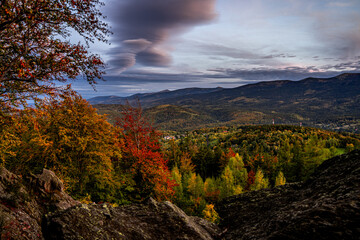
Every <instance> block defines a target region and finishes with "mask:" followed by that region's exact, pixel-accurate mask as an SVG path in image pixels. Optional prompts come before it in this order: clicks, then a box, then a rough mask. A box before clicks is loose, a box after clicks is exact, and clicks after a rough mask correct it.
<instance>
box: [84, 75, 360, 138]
mask: <svg viewBox="0 0 360 240" xmlns="http://www.w3.org/2000/svg"><path fill="white" fill-rule="evenodd" d="M359 82H360V74H358V73H349V74H341V75H339V76H335V77H332V78H306V79H303V80H301V81H264V82H260V83H256V84H248V85H244V86H240V87H237V88H229V89H222V88H214V89H202V91H200V90H201V89H196V88H195V89H179V90H175V91H166V92H159V93H151V94H138V95H133V96H130V97H128V98H125V97H123V98H120V97H101V98H99V99H98V98H95V99H89V101H90V102H91V103H92V104H93V105H94V106H95V107H96V108H97V109H98V110H99V112H101V113H107V114H109V118H110V119H113V118H114V117H115V116H116V115H117V114H118V112H117V109H118V108H119V107H118V106H119V105H120V104H124V103H126V100H128V101H129V102H130V103H134V102H136V101H137V100H138V101H140V103H141V105H142V106H143V107H144V108H145V112H146V114H147V115H148V116H149V117H150V118H151V120H152V121H153V122H154V124H155V125H156V126H157V127H159V128H161V129H163V130H178V129H187V130H193V129H197V128H201V127H209V126H212V127H217V126H219V125H222V126H232V125H234V124H271V123H272V122H273V121H274V122H275V123H277V124H291V125H300V124H302V125H304V126H305V125H306V126H312V127H320V128H323V129H329V130H341V131H348V132H353V133H355V132H357V133H359V132H360V123H359V119H360V112H359V107H358V106H359V105H360V95H359V93H360V87H359V86H360V84H359ZM184 113H185V114H184ZM193 116H196V117H193Z"/></svg>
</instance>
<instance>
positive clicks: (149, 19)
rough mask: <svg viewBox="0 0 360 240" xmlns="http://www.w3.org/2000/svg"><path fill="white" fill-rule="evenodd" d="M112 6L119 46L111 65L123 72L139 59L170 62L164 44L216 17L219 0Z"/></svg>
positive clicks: (128, 0)
mask: <svg viewBox="0 0 360 240" xmlns="http://www.w3.org/2000/svg"><path fill="white" fill-rule="evenodd" d="M108 5H109V6H108V13H107V14H108V16H109V20H110V22H111V25H112V28H113V29H112V30H113V32H114V35H113V38H112V42H113V43H114V44H116V45H117V46H118V47H116V48H113V49H111V52H110V53H109V55H110V56H111V61H109V65H110V67H111V68H112V70H114V69H118V71H119V72H122V71H123V70H125V69H127V68H129V67H131V66H132V65H134V64H135V63H136V62H138V63H141V64H143V65H146V66H167V65H169V64H170V63H171V57H170V54H169V50H168V49H167V48H165V47H164V46H165V45H168V44H169V41H170V40H171V38H172V37H173V36H174V35H177V34H180V33H182V32H184V31H186V30H188V29H189V28H191V27H193V26H196V25H199V24H204V23H207V22H209V21H211V20H213V19H214V18H215V16H216V14H215V0H123V1H118V2H117V1H113V2H111V3H110V4H108ZM124 53H125V55H124ZM126 53H130V54H132V55H126ZM118 58H120V59H122V60H121V61H119V60H117V59H118Z"/></svg>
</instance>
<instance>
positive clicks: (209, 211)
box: [202, 204, 220, 223]
mask: <svg viewBox="0 0 360 240" xmlns="http://www.w3.org/2000/svg"><path fill="white" fill-rule="evenodd" d="M202 213H203V216H204V218H205V219H206V220H208V221H209V222H213V223H219V222H220V217H219V214H218V213H217V212H216V211H215V209H214V205H213V204H207V205H206V207H205V209H204V210H203V212H202Z"/></svg>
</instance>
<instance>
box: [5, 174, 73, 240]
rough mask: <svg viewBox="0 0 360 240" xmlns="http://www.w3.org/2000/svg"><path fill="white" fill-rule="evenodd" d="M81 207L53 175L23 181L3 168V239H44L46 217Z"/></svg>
mask: <svg viewBox="0 0 360 240" xmlns="http://www.w3.org/2000/svg"><path fill="white" fill-rule="evenodd" d="M78 204H79V203H78V202H77V201H75V200H74V199H72V198H71V197H70V196H69V195H68V194H66V193H65V192H64V189H63V185H62V182H61V181H60V179H59V178H58V177H57V176H56V175H55V174H54V173H53V172H52V171H49V170H46V169H44V170H43V172H42V174H39V175H30V176H27V177H24V178H21V177H19V176H17V175H15V174H13V173H11V172H9V171H8V170H6V169H5V168H0V230H1V232H0V234H1V235H0V236H1V239H43V235H42V227H41V225H42V219H43V216H44V215H45V214H46V213H48V212H50V211H59V210H65V209H67V208H69V207H73V206H75V205H78Z"/></svg>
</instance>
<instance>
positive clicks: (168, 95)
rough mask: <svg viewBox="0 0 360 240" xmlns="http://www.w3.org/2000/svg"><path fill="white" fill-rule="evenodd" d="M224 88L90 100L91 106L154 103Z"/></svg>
mask: <svg viewBox="0 0 360 240" xmlns="http://www.w3.org/2000/svg"><path fill="white" fill-rule="evenodd" d="M222 89H223V88H220V87H217V88H184V89H178V90H173V91H170V90H168V89H166V90H162V91H160V92H154V93H137V94H134V95H131V96H128V97H119V96H100V97H94V98H90V99H88V101H89V102H90V103H91V104H124V103H126V101H133V100H137V99H139V100H140V101H141V102H153V101H159V100H162V99H168V98H174V97H182V96H187V95H193V94H204V93H212V92H216V91H220V90H222Z"/></svg>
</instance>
